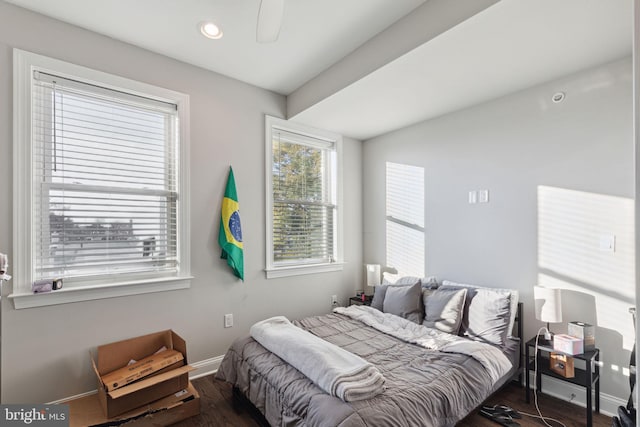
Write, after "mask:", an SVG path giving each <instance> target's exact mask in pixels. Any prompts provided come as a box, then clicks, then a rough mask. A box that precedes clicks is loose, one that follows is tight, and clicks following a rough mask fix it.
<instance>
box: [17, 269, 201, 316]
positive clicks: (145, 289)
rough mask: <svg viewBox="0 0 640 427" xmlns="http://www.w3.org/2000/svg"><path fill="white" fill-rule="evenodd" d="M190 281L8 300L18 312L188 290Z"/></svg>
mask: <svg viewBox="0 0 640 427" xmlns="http://www.w3.org/2000/svg"><path fill="white" fill-rule="evenodd" d="M191 279H193V277H191V276H187V277H170V278H164V279H154V280H144V281H142V280H141V281H134V282H121V283H114V284H109V285H96V286H89V287H82V288H80V287H75V288H62V289H60V290H58V291H52V292H46V293H41V294H34V293H19V294H17V293H13V294H11V295H9V298H10V299H12V300H13V306H14V308H15V309H16V310H20V309H23V308H33V307H44V306H48V305H57V304H67V303H70V302H80V301H90V300H96V299H104V298H115V297H122V296H127V295H139V294H148V293H152V292H163V291H174V290H177V289H188V288H190V287H191Z"/></svg>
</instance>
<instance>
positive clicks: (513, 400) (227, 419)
mask: <svg viewBox="0 0 640 427" xmlns="http://www.w3.org/2000/svg"><path fill="white" fill-rule="evenodd" d="M193 385H194V386H195V388H196V389H197V390H198V392H199V393H200V398H201V407H200V409H201V413H200V415H199V416H197V417H192V418H190V419H188V420H185V421H182V422H180V423H178V424H176V426H179V427H195V426H197V427H205V426H210V427H217V426H229V427H257V426H258V423H256V422H255V421H253V419H252V418H251V417H250V416H249V414H248V413H247V412H242V413H236V412H235V411H234V409H233V407H232V405H231V386H230V385H229V384H226V383H224V382H222V381H217V380H215V379H214V378H213V376H206V377H202V378H198V379H197V380H195V381H193ZM538 403H539V406H540V409H541V411H542V413H543V414H544V415H545V416H547V417H551V418H556V419H558V420H560V421H562V422H563V423H564V425H565V426H566V427H584V426H585V425H586V413H585V409H584V408H583V407H581V406H577V405H573V404H571V403H567V402H565V401H562V400H558V399H555V398H553V397H549V396H546V395H544V394H541V395H539V398H538ZM486 404H491V405H494V404H503V405H508V406H510V407H512V408H515V409H517V410H518V411H520V412H527V413H531V414H533V413H535V411H536V409H535V406H534V405H533V403H531V404H526V403H525V402H524V390H523V389H522V388H520V387H518V386H517V385H508V386H507V387H505V388H504V389H502V390H501V391H499V392H498V393H496V394H495V395H494V396H492V397H491V398H489V399H488V400H487V402H486ZM516 421H517V422H518V423H519V424H520V425H521V426H525V427H526V426H541V425H544V424H543V423H542V422H541V421H540V420H538V419H535V418H530V417H526V416H523V418H522V419H520V420H516ZM550 424H551V425H553V426H556V425H557V424H555V423H553V422H550ZM458 426H464V427H495V426H498V424H496V423H495V422H493V421H491V420H489V419H487V418H485V417H483V416H481V415H479V414H478V411H474V412H473V413H472V414H470V415H469V416H468V417H467V418H465V419H464V420H462V421H461V422H460V423H458ZM593 426H594V427H610V426H611V418H610V417H607V416H604V415H602V414H594V417H593Z"/></svg>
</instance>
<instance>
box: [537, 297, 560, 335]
mask: <svg viewBox="0 0 640 427" xmlns="http://www.w3.org/2000/svg"><path fill="white" fill-rule="evenodd" d="M533 298H534V299H535V310H536V313H535V314H536V319H538V320H541V321H543V322H546V323H547V331H546V332H545V334H544V339H546V340H547V341H550V340H551V339H552V338H553V334H552V333H551V331H550V330H549V323H560V322H562V300H561V297H560V289H550V288H543V287H542V286H534V287H533Z"/></svg>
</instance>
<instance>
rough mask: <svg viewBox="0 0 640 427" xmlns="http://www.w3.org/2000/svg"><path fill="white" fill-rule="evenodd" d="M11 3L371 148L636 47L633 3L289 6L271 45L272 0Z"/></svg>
mask: <svg viewBox="0 0 640 427" xmlns="http://www.w3.org/2000/svg"><path fill="white" fill-rule="evenodd" d="M6 1H7V2H8V3H13V4H15V5H18V6H21V7H24V8H27V9H31V10H33V11H36V12H39V13H42V14H44V15H48V16H51V17H53V18H56V19H59V20H61V21H65V22H68V23H71V24H74V25H77V26H80V27H83V28H86V29H89V30H92V31H95V32H98V33H101V34H104V35H107V36H109V37H112V38H114V39H118V40H122V41H124V42H127V43H130V44H134V45H137V46H140V47H143V48H145V49H148V50H151V51H154V52H157V53H160V54H163V55H166V56H169V57H172V58H175V59H178V60H181V61H184V62H187V63H190V64H193V65H196V66H199V67H202V68H206V69H209V70H212V71H215V72H217V73H220V74H223V75H226V76H229V77H232V78H235V79H238V80H241V81H244V82H247V83H250V84H252V85H255V86H258V87H262V88H265V89H268V90H271V91H274V92H277V93H280V94H284V95H287V96H288V103H289V118H290V119H291V120H294V121H296V122H301V123H306V124H309V125H312V126H315V127H318V128H322V129H326V130H331V131H334V132H338V133H341V134H344V135H346V136H351V137H354V138H358V139H362V140H366V139H369V138H371V137H374V136H377V135H380V134H383V133H386V132H389V131H391V130H394V129H398V128H400V127H403V126H406V125H409V124H412V123H416V122H419V121H421V120H425V119H428V118H433V117H436V116H439V115H442V114H446V113H449V112H452V111H456V110H458V109H461V108H466V107H468V106H471V105H475V104H478V103H481V102H485V101H488V100H490V99H495V98H498V97H500V96H503V95H505V94H508V93H511V92H514V91H517V90H521V89H524V88H527V87H531V86H533V85H535V84H538V83H541V82H544V81H548V80H551V79H555V78H558V77H560V76H563V75H567V74H570V73H573V72H576V71H579V70H582V69H585V68H589V67H592V66H596V65H599V64H603V63H606V62H609V61H612V60H615V59H618V58H622V57H625V56H628V55H631V51H632V16H633V14H632V6H633V0H616V1H610V0H609V1H603V0H501V1H496V0H473V1H472V2H470V1H469V0H392V1H390V0H321V1H320V0H285V9H284V18H283V25H282V29H281V32H280V36H279V38H278V40H277V41H276V42H275V43H271V44H259V43H257V42H256V39H255V31H256V21H257V16H258V9H259V5H260V1H259V0H180V1H176V0H135V1H131V0H94V1H86V0H56V1H42V0H6ZM470 4H473V6H472V7H475V8H476V9H474V10H470V9H471V7H470V6H469V5H470ZM479 5H481V6H479ZM465 8H466V9H465ZM123 11H126V13H122V12H123ZM462 11H464V13H463V12H462ZM412 18H414V19H412ZM205 20H213V21H214V22H216V23H217V24H218V25H219V26H220V27H221V28H222V30H223V31H224V37H223V38H221V39H219V40H209V39H206V38H204V37H203V36H202V35H201V34H200V32H199V23H200V22H201V21H205Z"/></svg>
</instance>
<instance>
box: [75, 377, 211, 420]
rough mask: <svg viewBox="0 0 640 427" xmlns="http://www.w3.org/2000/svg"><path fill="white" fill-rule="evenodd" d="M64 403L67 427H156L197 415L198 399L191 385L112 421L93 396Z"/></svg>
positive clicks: (198, 409) (95, 396)
mask: <svg viewBox="0 0 640 427" xmlns="http://www.w3.org/2000/svg"><path fill="white" fill-rule="evenodd" d="M66 403H67V404H68V405H69V427H87V426H91V427H98V426H100V427H102V426H114V427H115V426H123V427H160V426H168V425H171V424H175V423H177V422H179V421H182V420H184V419H187V418H189V417H193V416H195V415H198V414H199V413H200V396H199V394H198V391H197V390H196V389H195V388H194V387H193V385H192V384H191V383H189V385H188V386H187V388H186V389H183V390H180V391H179V392H177V393H174V394H171V395H169V396H167V397H165V398H163V399H159V400H157V401H155V402H151V403H149V404H147V405H144V406H142V407H140V408H137V409H134V410H133V411H130V412H127V413H125V414H122V415H120V416H118V417H114V418H107V417H106V416H105V415H104V413H103V411H102V406H101V405H100V401H99V399H98V396H97V395H95V394H93V395H91V396H85V397H82V398H79V399H75V400H72V401H69V402H66Z"/></svg>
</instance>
